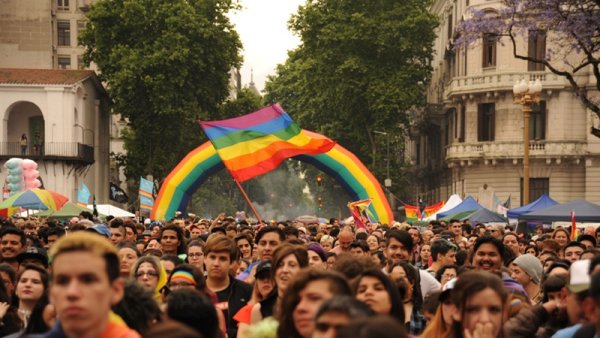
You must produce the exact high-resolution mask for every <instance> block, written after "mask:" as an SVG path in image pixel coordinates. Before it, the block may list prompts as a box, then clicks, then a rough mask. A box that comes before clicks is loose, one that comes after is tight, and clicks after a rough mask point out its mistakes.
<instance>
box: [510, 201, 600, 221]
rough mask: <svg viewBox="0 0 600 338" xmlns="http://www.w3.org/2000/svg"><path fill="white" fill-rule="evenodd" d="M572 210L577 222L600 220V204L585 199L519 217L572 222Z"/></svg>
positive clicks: (533, 219)
mask: <svg viewBox="0 0 600 338" xmlns="http://www.w3.org/2000/svg"><path fill="white" fill-rule="evenodd" d="M571 211H574V212H575V220H576V221H577V222H600V205H597V204H593V203H590V202H587V201H584V200H576V201H572V202H569V203H565V204H558V205H554V206H551V207H548V208H545V209H541V210H537V211H532V212H530V213H527V214H525V215H522V216H521V217H519V219H522V220H530V221H542V222H557V221H562V222H570V221H571Z"/></svg>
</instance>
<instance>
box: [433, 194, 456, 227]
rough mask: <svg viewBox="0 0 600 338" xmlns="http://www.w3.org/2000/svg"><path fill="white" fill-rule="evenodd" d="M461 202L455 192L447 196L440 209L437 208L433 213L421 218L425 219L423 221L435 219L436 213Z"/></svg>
mask: <svg viewBox="0 0 600 338" xmlns="http://www.w3.org/2000/svg"><path fill="white" fill-rule="evenodd" d="M461 202H462V198H460V196H458V195H457V194H454V195H452V196H450V197H449V198H448V200H447V201H446V203H445V204H444V206H443V207H442V208H441V209H440V210H438V212H436V213H435V214H433V215H431V216H429V217H426V218H423V221H425V222H429V221H435V219H436V218H435V216H436V215H437V214H438V213H440V212H444V211H448V210H450V209H452V208H454V207H455V206H457V205H459V204H460V203H461Z"/></svg>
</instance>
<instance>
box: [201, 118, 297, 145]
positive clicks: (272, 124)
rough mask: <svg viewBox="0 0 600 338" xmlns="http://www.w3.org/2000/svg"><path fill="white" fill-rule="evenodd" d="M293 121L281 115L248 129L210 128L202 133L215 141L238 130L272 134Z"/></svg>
mask: <svg viewBox="0 0 600 338" xmlns="http://www.w3.org/2000/svg"><path fill="white" fill-rule="evenodd" d="M292 123H293V121H292V119H291V118H290V116H289V115H288V114H287V113H283V114H281V115H280V116H279V117H278V118H275V119H272V120H269V121H267V122H264V123H261V124H257V125H255V126H251V127H248V128H233V127H219V126H215V127H211V128H208V129H205V130H204V132H205V133H206V136H208V138H209V139H211V140H216V139H217V138H219V137H224V136H225V137H226V136H227V135H228V134H230V133H235V132H237V131H240V130H244V131H246V130H247V131H256V132H259V133H262V134H265V135H267V134H273V133H275V132H277V131H279V130H281V129H285V128H287V127H288V126H289V125H290V124H292Z"/></svg>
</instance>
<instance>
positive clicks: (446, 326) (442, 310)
mask: <svg viewBox="0 0 600 338" xmlns="http://www.w3.org/2000/svg"><path fill="white" fill-rule="evenodd" d="M455 284H456V278H453V279H451V280H450V281H449V282H448V283H446V284H445V285H444V286H443V287H442V292H441V293H440V294H439V296H438V300H439V302H440V305H439V306H438V308H437V309H436V311H435V314H434V315H433V318H432V319H431V321H429V322H428V323H427V326H426V327H425V330H424V331H423V333H422V334H421V338H441V337H450V334H451V332H452V329H453V323H454V319H453V318H452V315H453V314H454V311H455V309H456V308H455V307H454V304H453V303H452V298H451V294H452V289H453V288H454V285H455Z"/></svg>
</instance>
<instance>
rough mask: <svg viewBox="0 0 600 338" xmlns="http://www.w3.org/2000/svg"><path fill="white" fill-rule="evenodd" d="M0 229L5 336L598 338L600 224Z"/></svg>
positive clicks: (75, 223)
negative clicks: (581, 227)
mask: <svg viewBox="0 0 600 338" xmlns="http://www.w3.org/2000/svg"><path fill="white" fill-rule="evenodd" d="M107 218H108V220H107V221H99V220H97V219H95V218H94V217H93V216H92V215H91V214H88V213H86V212H84V213H82V214H81V215H80V216H79V217H78V218H75V219H72V220H71V221H69V222H67V223H66V224H61V223H59V222H58V221H56V220H52V219H31V220H28V219H2V220H1V221H0V254H1V262H2V263H1V264H0V277H1V280H0V317H1V321H0V336H8V337H22V336H24V337H69V338H71V337H94V338H95V337H124V338H125V337H127V338H129V337H132V338H133V337H210V338H213V337H214V338H217V337H230V338H232V337H244V338H252V337H256V338H259V337H260V338H263V337H264V338H266V337H304V338H308V337H358V338H362V337H425V338H440V337H467V338H471V337H473V338H492V337H527V338H531V337H558V338H561V337H598V335H599V333H600V251H599V249H598V248H597V244H598V242H600V230H598V229H594V228H586V229H585V231H584V232H583V233H582V234H581V235H579V236H578V237H577V238H574V237H575V236H571V234H570V233H569V231H568V230H567V229H563V228H556V229H545V228H542V227H539V228H537V229H536V233H535V234H518V233H516V232H515V231H514V230H513V229H511V228H510V227H508V226H502V225H493V226H486V225H483V224H468V223H462V222H460V221H458V220H451V221H449V222H447V223H446V222H437V221H432V222H430V223H429V224H427V225H426V226H422V227H416V226H411V225H410V224H408V223H394V224H392V225H381V224H368V228H358V229H357V228H356V227H355V226H354V225H353V224H340V223H339V221H338V220H336V219H331V220H330V221H329V222H328V223H320V224H304V223H298V222H293V221H281V222H271V223H270V224H248V223H247V222H246V221H237V220H236V219H235V218H233V217H227V216H226V215H225V214H221V215H219V216H218V217H216V218H214V219H200V218H197V217H193V218H184V219H175V220H172V221H169V222H165V223H159V222H151V221H146V222H143V223H138V222H136V221H135V220H132V219H123V218H111V217H107Z"/></svg>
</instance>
